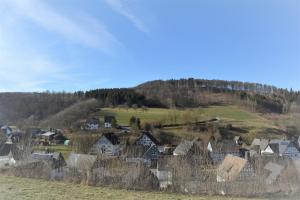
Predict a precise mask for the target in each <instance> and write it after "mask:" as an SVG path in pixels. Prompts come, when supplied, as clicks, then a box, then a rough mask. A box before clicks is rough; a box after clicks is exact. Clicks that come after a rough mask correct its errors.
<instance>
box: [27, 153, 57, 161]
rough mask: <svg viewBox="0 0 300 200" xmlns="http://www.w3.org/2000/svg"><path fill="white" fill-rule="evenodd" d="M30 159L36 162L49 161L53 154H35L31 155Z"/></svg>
mask: <svg viewBox="0 0 300 200" xmlns="http://www.w3.org/2000/svg"><path fill="white" fill-rule="evenodd" d="M31 157H32V158H33V159H36V160H44V161H49V160H51V159H52V158H53V153H44V152H35V153H33V154H31Z"/></svg>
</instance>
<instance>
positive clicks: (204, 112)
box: [96, 106, 281, 141]
mask: <svg viewBox="0 0 300 200" xmlns="http://www.w3.org/2000/svg"><path fill="white" fill-rule="evenodd" d="M105 115H114V116H116V119H117V121H118V123H119V124H120V125H128V123H129V119H130V117H131V116H135V117H139V118H140V119H141V122H142V123H143V122H155V121H160V122H162V123H163V124H172V123H184V122H186V121H187V119H189V120H190V121H200V120H207V119H210V118H214V117H219V118H220V119H221V122H222V123H224V124H232V125H233V126H234V127H239V128H243V129H245V130H246V131H247V135H246V137H247V138H248V140H249V141H250V140H252V139H253V138H254V137H259V136H261V137H263V136H265V135H266V134H268V136H273V137H276V136H278V134H280V128H281V127H279V126H278V124H276V122H275V120H271V119H268V118H266V117H264V116H262V115H261V114H258V113H251V112H249V111H246V110H244V109H242V108H240V107H238V106H210V107H204V108H194V109H176V110H175V109H159V108H150V109H148V110H142V109H124V108H104V109H102V110H101V111H100V112H98V113H97V115H96V117H99V118H100V119H102V118H103V116H105ZM168 131H169V132H171V133H174V134H176V135H177V136H180V135H181V134H186V132H185V130H182V129H178V128H174V129H173V128H171V129H169V130H168Z"/></svg>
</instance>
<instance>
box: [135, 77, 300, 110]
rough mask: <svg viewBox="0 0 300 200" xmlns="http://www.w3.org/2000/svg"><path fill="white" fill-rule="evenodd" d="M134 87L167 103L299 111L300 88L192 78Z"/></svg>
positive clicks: (184, 105)
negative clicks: (295, 89)
mask: <svg viewBox="0 0 300 200" xmlns="http://www.w3.org/2000/svg"><path fill="white" fill-rule="evenodd" d="M135 89H136V91H137V92H138V93H140V94H143V95H145V96H146V97H147V98H151V99H157V100H159V101H160V102H161V103H163V104H164V105H167V106H179V107H197V106H209V105H219V104H225V105H226V104H239V105H243V106H246V107H248V108H250V109H251V110H253V111H256V112H275V113H288V112H299V111H300V93H299V91H293V90H287V89H281V88H277V87H274V86H269V85H265V84H258V83H246V82H238V81H222V80H204V79H192V78H190V79H180V80H168V81H162V80H158V81H150V82H147V83H144V84H141V85H139V86H137V87H136V88H135Z"/></svg>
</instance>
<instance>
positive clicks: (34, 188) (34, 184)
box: [0, 175, 262, 200]
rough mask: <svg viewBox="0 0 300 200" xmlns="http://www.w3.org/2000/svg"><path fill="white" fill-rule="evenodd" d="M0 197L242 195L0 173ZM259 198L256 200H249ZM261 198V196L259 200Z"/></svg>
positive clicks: (149, 199)
mask: <svg viewBox="0 0 300 200" xmlns="http://www.w3.org/2000/svg"><path fill="white" fill-rule="evenodd" d="M0 199H1V200H2V199H3V200H4V199H14V200H32V199H35V200H54V199H55V200H61V199H63V200H76V199H80V200H85V199H86V200H87V199H93V200H106V199H110V200H141V199H143V200H161V199H165V200H168V199H170V200H171V199H172V200H174V199H176V200H230V199H232V200H242V199H245V198H228V197H227V198H226V197H209V196H207V197H205V196H202V197H200V196H189V195H177V194H166V193H158V192H136V191H127V190H118V189H111V188H104V187H90V186H85V185H80V184H72V183H64V182H51V181H50V182H48V181H43V180H36V179H28V178H17V177H7V176H2V175H1V176H0ZM253 200H259V199H253ZM261 200H262V199H261Z"/></svg>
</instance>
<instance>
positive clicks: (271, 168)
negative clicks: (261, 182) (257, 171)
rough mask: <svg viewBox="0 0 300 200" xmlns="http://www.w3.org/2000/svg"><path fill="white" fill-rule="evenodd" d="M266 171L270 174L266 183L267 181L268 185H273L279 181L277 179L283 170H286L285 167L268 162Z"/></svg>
mask: <svg viewBox="0 0 300 200" xmlns="http://www.w3.org/2000/svg"><path fill="white" fill-rule="evenodd" d="M264 169H265V170H267V171H268V172H269V173H268V176H267V177H266V179H265V181H266V184H268V185H270V184H273V183H274V182H275V181H276V180H277V178H278V177H279V175H280V174H281V172H282V170H283V169H284V166H282V165H279V164H276V163H273V162H268V163H267V164H266V165H265V167H264Z"/></svg>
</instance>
